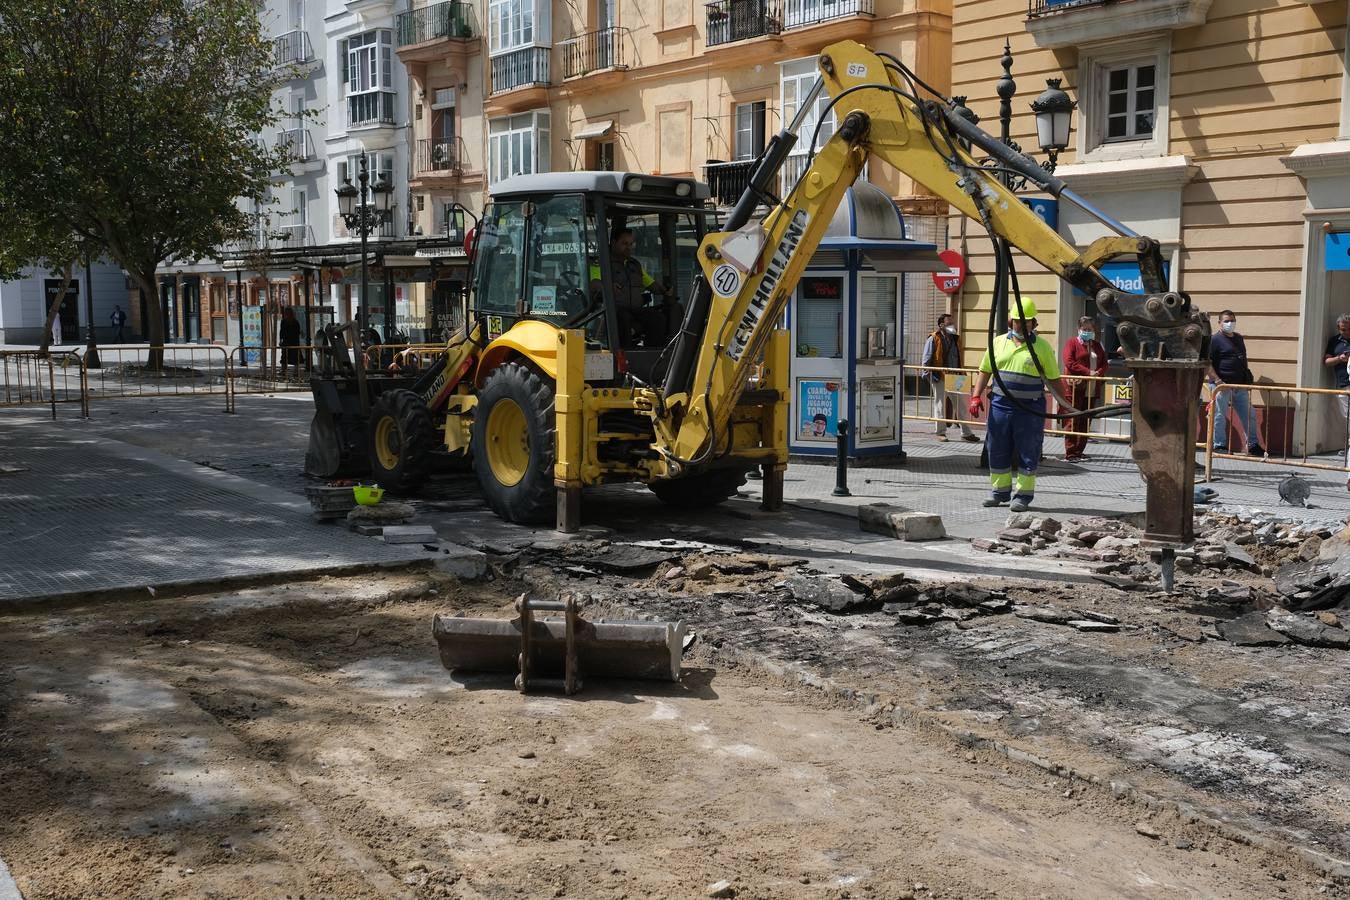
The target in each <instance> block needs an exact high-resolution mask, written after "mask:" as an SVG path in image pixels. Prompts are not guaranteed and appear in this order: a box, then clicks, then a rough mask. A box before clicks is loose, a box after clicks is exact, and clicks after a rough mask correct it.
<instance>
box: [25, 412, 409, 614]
mask: <svg viewBox="0 0 1350 900" xmlns="http://www.w3.org/2000/svg"><path fill="white" fill-rule="evenodd" d="M25 412H27V413H29V415H27V416H22V415H17V414H12V415H9V416H7V417H6V418H5V420H4V427H2V428H0V461H2V462H3V463H4V464H5V465H6V466H7V467H11V468H15V469H20V470H21V471H17V472H10V473H7V474H0V489H3V491H4V496H5V503H4V507H5V512H6V515H5V517H4V519H3V521H0V548H2V549H0V601H3V600H14V599H20V598H32V597H48V596H59V595H67V594H77V593H85V592H91V591H106V590H117V589H125V588H139V587H164V586H168V585H175V584H189V583H205V582H211V581H216V580H219V579H223V578H230V577H235V576H241V575H265V574H276V573H298V572H306V571H310V572H312V571H320V570H324V569H333V568H341V567H347V566H352V565H361V564H396V563H400V562H402V561H405V560H407V559H409V558H413V557H417V556H421V555H422V554H423V553H424V551H423V550H422V549H421V547H420V546H415V547H414V548H412V549H409V548H401V547H394V546H387V545H384V544H382V543H378V542H377V541H375V540H372V539H370V538H366V537H360V536H357V535H354V534H351V533H349V532H347V531H346V530H344V529H341V528H338V527H334V526H331V525H321V524H318V523H315V522H313V521H312V519H311V518H310V514H309V506H308V504H307V503H306V502H305V501H304V500H302V499H300V498H297V497H295V496H294V495H292V494H284V493H281V492H278V491H276V490H275V489H272V488H269V487H267V486H265V485H260V484H258V483H256V482H252V481H247V480H244V479H240V478H237V477H235V476H232V475H229V474H227V473H223V472H219V471H213V470H210V469H206V468H203V467H200V466H196V465H193V464H191V463H187V462H183V461H181V460H178V459H175V458H173V457H172V456H169V455H167V454H164V453H160V452H157V451H155V450H149V449H145V448H143V447H137V446H134V445H132V444H129V443H124V442H121V441H118V440H115V439H112V438H110V437H108V436H106V435H101V434H97V433H92V432H88V431H86V432H85V433H83V434H81V433H79V430H78V428H77V427H76V428H72V427H62V423H57V424H56V425H53V424H52V423H51V422H50V421H45V422H44V421H43V420H42V419H41V417H40V416H38V417H37V418H36V419H34V417H33V416H32V415H31V413H32V412H33V411H32V410H28V411H25ZM137 428H139V425H138V426H137ZM125 431H127V432H128V433H129V434H130V433H134V432H135V429H125Z"/></svg>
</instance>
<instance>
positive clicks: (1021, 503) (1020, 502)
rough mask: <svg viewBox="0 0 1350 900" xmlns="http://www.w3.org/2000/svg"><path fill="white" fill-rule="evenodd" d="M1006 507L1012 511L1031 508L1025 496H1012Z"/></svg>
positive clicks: (1024, 510)
mask: <svg viewBox="0 0 1350 900" xmlns="http://www.w3.org/2000/svg"><path fill="white" fill-rule="evenodd" d="M1008 509H1010V510H1012V511H1013V512H1026V511H1027V510H1029V509H1031V501H1030V500H1028V499H1027V498H1026V497H1014V498H1013V499H1012V504H1011V505H1010V506H1009V507H1008Z"/></svg>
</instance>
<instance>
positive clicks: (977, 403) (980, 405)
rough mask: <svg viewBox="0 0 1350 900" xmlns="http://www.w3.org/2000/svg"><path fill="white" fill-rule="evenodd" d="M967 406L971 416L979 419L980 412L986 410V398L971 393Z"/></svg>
mask: <svg viewBox="0 0 1350 900" xmlns="http://www.w3.org/2000/svg"><path fill="white" fill-rule="evenodd" d="M966 408H967V409H969V410H970V417H971V418H972V419H978V418H979V417H980V413H982V412H984V398H983V397H981V396H980V395H979V394H971V395H970V405H969V406H968V407H966Z"/></svg>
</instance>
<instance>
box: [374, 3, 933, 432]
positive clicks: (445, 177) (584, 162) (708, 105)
mask: <svg viewBox="0 0 1350 900" xmlns="http://www.w3.org/2000/svg"><path fill="white" fill-rule="evenodd" d="M948 10H949V7H948V6H947V4H946V3H945V0H712V2H707V3H705V2H696V0H659V2H656V3H649V2H638V0H586V2H584V3H581V4H563V3H554V2H552V0H484V2H483V4H482V5H481V6H479V7H478V8H477V9H476V10H472V11H470V10H469V8H468V7H465V6H464V5H463V4H461V3H458V2H450V3H444V2H443V3H437V4H431V5H429V6H428V7H426V8H424V9H422V10H414V11H410V12H409V13H408V14H406V15H407V18H408V19H409V20H410V21H416V22H418V23H419V24H418V27H417V28H410V29H407V30H406V31H405V32H404V33H405V34H407V35H408V36H410V37H414V38H416V40H414V41H411V42H408V43H401V45H400V47H399V51H398V52H399V55H400V56H401V57H402V58H403V59H404V61H405V64H406V65H407V66H408V68H409V72H410V74H411V75H412V78H413V94H414V97H415V98H420V103H421V108H420V109H415V113H414V140H415V141H416V143H417V145H418V148H419V150H418V154H417V157H416V163H415V166H416V171H415V173H414V179H413V185H414V192H415V193H417V192H418V191H420V192H421V193H422V194H423V195H424V196H425V199H424V201H421V206H420V217H419V219H418V223H419V224H420V225H421V227H422V228H423V230H424V232H426V233H433V232H434V233H445V232H446V230H447V225H446V222H447V217H446V210H447V209H450V208H453V204H456V203H459V204H464V205H467V206H469V207H470V208H471V209H473V210H474V211H481V210H482V209H483V208H484V205H485V203H486V200H487V196H488V194H489V193H490V191H491V189H492V186H493V185H494V184H497V183H499V182H501V181H502V180H503V179H506V178H509V177H511V176H513V175H519V174H527V173H533V172H544V171H571V170H595V169H599V170H618V171H634V172H643V173H651V174H659V175H672V176H684V177H695V178H699V179H701V180H706V181H707V182H708V183H709V184H710V186H711V188H712V190H713V194H714V197H715V199H716V201H717V203H718V204H719V205H722V206H729V205H730V204H731V203H733V202H734V201H735V199H736V198H737V197H739V195H740V194H741V192H742V190H743V188H744V186H745V183H746V181H747V178H748V175H749V173H750V169H751V166H752V164H753V161H754V159H755V158H756V157H757V156H758V155H759V154H760V152H761V151H762V150H763V149H764V147H765V144H766V142H767V141H768V140H769V139H770V138H771V137H772V135H773V134H774V133H776V132H777V131H778V130H779V129H780V128H781V127H782V126H783V124H784V123H785V122H788V121H790V120H791V119H792V118H793V116H794V114H795V113H796V112H797V110H798V107H799V103H800V102H801V100H802V98H804V97H805V96H806V93H807V92H808V91H809V89H810V87H811V85H812V83H813V82H814V80H815V78H816V63H815V58H816V56H817V54H818V53H819V51H820V50H821V49H823V48H824V47H825V46H826V45H828V44H830V43H832V42H834V41H838V40H841V39H845V38H853V39H857V40H860V41H862V42H864V43H867V44H868V45H870V46H872V47H874V48H876V49H878V50H884V51H888V52H890V53H893V54H895V55H897V56H898V57H900V58H901V59H903V60H905V61H906V63H908V64H909V65H910V66H912V67H913V68H915V69H916V70H917V71H918V72H919V73H920V75H921V77H922V78H924V80H925V81H927V82H928V83H930V84H933V85H935V86H938V87H939V88H943V87H945V86H946V85H947V84H948V82H949V78H950V57H949V52H948V51H949V47H950V17H949V12H948ZM472 15H481V19H480V21H482V23H483V25H482V34H483V43H482V45H481V46H480V45H477V44H475V43H473V42H466V41H465V40H463V39H462V38H461V37H459V32H458V31H457V30H456V28H454V27H453V23H455V22H461V21H468V20H469V19H470V17H471V16H472ZM422 23H428V24H429V26H430V28H431V30H432V31H433V32H434V33H430V32H429V31H428V28H427V27H424V25H423V24H422ZM475 74H476V75H477V77H478V78H479V79H480V80H479V81H477V82H475ZM479 86H481V88H480V87H479ZM480 90H481V93H480ZM415 102H418V101H416V100H415ZM827 107H828V98H825V97H822V98H821V99H819V100H818V101H817V103H816V105H815V108H814V109H812V110H810V111H809V112H808V113H807V115H806V118H805V124H804V126H803V128H802V129H801V132H800V135H801V140H800V142H799V144H798V145H797V147H796V148H795V150H794V152H793V154H792V156H791V158H790V160H789V162H788V164H787V166H786V167H785V170H784V173H783V181H782V184H781V185H780V188H781V189H786V188H787V187H788V186H790V185H791V184H793V183H795V181H796V179H797V177H798V176H799V175H800V174H801V173H802V172H803V171H805V168H806V165H807V159H808V156H809V154H810V152H811V151H812V149H813V148H812V146H811V143H810V141H811V135H812V133H813V132H815V131H816V130H817V125H819V126H820V127H819V130H818V137H817V142H816V145H815V148H819V147H820V146H823V144H824V143H825V141H827V140H828V139H829V138H830V136H831V135H832V134H833V130H834V125H835V115H834V113H833V111H828V110H827ZM452 142H453V143H452ZM438 154H439V155H438ZM447 161H448V162H447ZM867 179H868V180H869V181H870V183H871V185H873V186H875V188H872V187H867V186H860V187H859V188H858V189H857V191H855V196H854V197H853V198H851V200H850V202H849V204H847V206H848V209H847V210H846V211H845V212H843V213H841V218H840V220H839V233H838V234H836V235H835V237H839V238H841V240H840V242H839V243H838V244H837V245H836V246H827V247H823V248H822V253H820V254H818V258H817V259H816V260H815V261H814V265H813V268H812V272H811V274H812V276H813V278H812V279H810V280H807V281H806V282H805V283H804V285H803V288H802V290H799V291H798V295H797V296H795V297H794V298H793V302H792V307H791V311H790V316H789V318H790V322H791V324H792V327H793V329H794V331H795V332H796V333H797V339H796V344H797V353H796V355H795V357H794V363H793V366H794V377H798V378H799V380H801V381H802V382H803V387H802V390H803V392H806V391H808V390H809V389H814V388H808V387H807V386H806V385H807V384H808V383H809V384H810V385H812V386H816V387H819V388H820V391H818V392H821V391H823V392H825V393H828V394H831V395H833V396H831V397H829V398H827V399H830V400H831V402H836V403H838V404H840V408H841V409H843V410H845V411H844V412H843V413H842V415H839V416H837V417H850V418H853V419H854V422H855V424H857V422H858V418H859V417H860V416H861V413H860V409H861V406H860V404H867V403H874V405H877V407H878V408H879V406H880V404H883V403H884V402H891V400H892V399H893V398H894V397H895V396H896V395H897V392H896V389H895V381H896V379H897V378H898V377H899V375H898V373H899V368H898V362H899V360H900V359H901V358H903V357H905V356H911V357H915V358H917V356H918V355H919V350H920V348H921V347H922V341H923V336H924V335H926V333H927V331H928V330H931V323H932V321H933V318H934V316H935V315H936V312H937V311H938V308H939V307H940V305H941V304H940V302H939V301H938V300H937V295H936V292H935V290H934V289H933V285H932V280H931V278H930V277H929V276H928V275H927V274H926V273H925V274H922V275H921V276H919V277H917V278H914V277H909V276H905V275H903V274H895V273H893V274H885V275H883V274H880V273H878V272H876V271H875V270H873V269H871V268H870V267H868V266H867V265H865V264H864V262H863V261H862V256H861V253H860V252H859V251H856V250H854V251H849V250H842V249H838V248H839V247H844V246H850V247H854V246H860V245H859V244H857V243H856V240H857V239H858V238H859V235H858V234H857V233H856V231H850V229H854V228H856V226H857V223H859V222H864V221H866V222H869V223H874V224H875V223H882V224H877V227H878V228H879V229H881V231H885V234H886V238H885V239H887V240H890V239H896V240H899V239H903V238H905V237H913V238H917V239H919V240H930V241H932V240H934V239H935V238H934V233H935V232H936V233H937V237H936V240H937V241H939V242H940V241H942V240H945V228H946V206H945V204H941V203H939V202H938V201H936V200H935V198H933V197H932V196H931V195H929V194H928V193H927V192H926V191H925V190H924V189H923V188H922V187H921V186H918V185H915V184H914V183H912V182H911V181H910V180H909V179H908V178H906V177H904V176H903V175H901V174H900V173H897V172H895V171H892V170H889V169H888V168H887V167H886V166H884V165H881V164H871V165H869V167H868V172H867ZM877 197H880V198H881V203H880V205H877V203H876V202H875V201H876V198H877ZM892 201H894V204H898V207H899V209H900V210H902V211H903V215H904V224H903V225H901V224H900V222H899V218H900V217H899V216H897V215H896V214H895V211H896V207H895V205H893V204H892ZM877 210H880V214H879V215H874V213H875V212H876V211H877ZM887 229H889V230H887ZM451 230H453V229H451ZM880 233H881V232H880V231H879V232H878V234H880ZM874 236H876V235H874ZM849 240H853V241H855V243H854V244H849V243H848V241H849ZM808 295H809V296H808ZM906 320H908V321H906ZM869 327H870V328H871V329H872V332H873V334H874V336H875V334H876V333H884V334H885V337H882V338H880V339H879V340H880V342H881V343H880V345H879V346H877V347H874V348H873V354H872V355H873V357H881V358H885V359H887V360H889V361H890V362H891V363H894V364H895V371H894V372H890V370H887V373H882V374H880V375H878V374H877V373H876V372H873V371H872V370H866V369H865V368H863V367H860V366H859V365H858V361H859V359H861V358H862V357H864V356H866V355H867V353H866V351H865V350H863V349H860V345H861V344H862V343H864V342H865V340H866V334H865V331H866V329H867V328H869ZM902 333H903V334H904V335H905V336H906V337H909V338H910V340H909V342H908V343H909V345H907V344H906V340H905V337H902V336H901V335H902ZM910 345H912V346H910ZM872 376H876V377H872ZM864 384H866V385H871V386H872V387H874V388H875V390H874V391H873V393H874V395H875V397H876V398H878V399H876V400H875V401H872V400H867V399H865V398H864V397H863V389H862V385H864ZM825 387H828V388H829V390H828V391H825ZM855 387H857V390H856V391H855V390H854V388H855ZM803 396H805V394H803ZM850 396H851V399H850ZM879 398H885V400H884V401H883V400H882V399H879ZM799 405H801V406H802V407H803V409H804V408H805V403H804V402H803V403H802V404H799ZM849 409H852V410H853V411H852V412H849V411H848V410H849ZM878 416H882V414H881V413H878ZM883 417H884V416H883ZM887 421H890V420H887ZM887 427H888V426H881V425H878V426H876V433H877V434H878V435H882V434H885V433H886V428H887ZM832 429H833V425H831V426H830V434H829V435H823V436H822V435H811V436H810V437H809V440H810V441H818V442H819V443H820V444H821V448H820V449H821V452H833V449H832V445H833V440H834V438H833V430H832ZM803 431H804V432H805V431H806V429H805V428H804V429H803ZM798 436H799V437H800V435H798ZM897 439H898V438H897ZM885 443H886V440H885V439H883V438H880V437H879V438H878V444H879V445H881V444H885ZM827 444H828V445H829V446H828V447H826V446H825V445H827ZM892 449H894V448H892Z"/></svg>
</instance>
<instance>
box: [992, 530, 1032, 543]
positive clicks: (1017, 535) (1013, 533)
mask: <svg viewBox="0 0 1350 900" xmlns="http://www.w3.org/2000/svg"><path fill="white" fill-rule="evenodd" d="M996 535H997V537H998V539H999V540H1000V541H1003V542H1004V543H1006V544H1026V543H1029V542H1030V541H1031V536H1032V531H1031V529H1030V528H1004V529H1003V530H1001V531H999V532H997V533H996Z"/></svg>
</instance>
